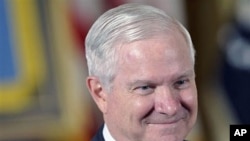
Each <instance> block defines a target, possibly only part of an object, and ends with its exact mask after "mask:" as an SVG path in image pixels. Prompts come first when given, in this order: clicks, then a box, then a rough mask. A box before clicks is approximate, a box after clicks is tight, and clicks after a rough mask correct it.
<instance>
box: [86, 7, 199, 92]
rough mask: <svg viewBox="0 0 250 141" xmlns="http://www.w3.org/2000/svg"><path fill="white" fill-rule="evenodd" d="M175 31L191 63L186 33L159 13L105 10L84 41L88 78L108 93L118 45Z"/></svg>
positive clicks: (147, 9) (150, 9) (149, 9)
mask: <svg viewBox="0 0 250 141" xmlns="http://www.w3.org/2000/svg"><path fill="white" fill-rule="evenodd" d="M176 29H178V30H179V31H180V33H181V34H182V35H183V36H184V37H185V39H186V41H187V43H188V46H189V47H190V52H191V56H192V59H193V62H194V61H195V57H194V56H195V50H194V48H193V43H192V40H191V37H190V35H189V33H188V31H187V30H186V28H185V27H184V26H182V24H180V23H179V22H178V21H177V20H175V19H173V18H172V17H170V16H168V15H166V13H165V12H163V11H162V10H159V9H157V8H154V7H152V6H148V5H141V4H136V3H129V4H124V5H121V6H118V7H116V8H113V9H110V10H108V11H107V12H105V13H104V14H103V15H101V16H100V17H99V18H98V19H97V20H96V22H95V23H94V24H93V25H92V27H91V28H90V30H89V32H88V34H87V37H86V41H85V47H86V58H87V65H88V70H89V75H91V76H96V77H98V78H99V79H100V82H101V83H102V84H103V85H104V86H105V88H106V89H110V88H111V86H112V84H111V83H112V81H113V79H114V77H115V73H116V66H117V60H118V55H119V54H118V53H117V49H118V48H119V46H118V45H120V44H125V43H131V42H134V41H138V40H144V39H150V38H152V37H153V36H157V35H159V34H164V33H169V32H171V31H174V30H176Z"/></svg>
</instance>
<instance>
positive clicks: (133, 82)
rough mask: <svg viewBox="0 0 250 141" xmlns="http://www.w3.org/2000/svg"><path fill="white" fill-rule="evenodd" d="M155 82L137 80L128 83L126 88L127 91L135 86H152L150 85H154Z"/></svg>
mask: <svg viewBox="0 0 250 141" xmlns="http://www.w3.org/2000/svg"><path fill="white" fill-rule="evenodd" d="M156 83H157V82H156V81H151V80H146V79H145V80H142V79H138V80H135V81H132V82H130V83H128V84H127V87H128V88H129V89H131V88H132V87H133V86H136V85H143V84H152V85H155V84H156Z"/></svg>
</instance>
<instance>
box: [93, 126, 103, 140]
mask: <svg viewBox="0 0 250 141" xmlns="http://www.w3.org/2000/svg"><path fill="white" fill-rule="evenodd" d="M103 127H104V125H102V126H101V127H100V128H99V129H98V131H97V133H96V134H95V136H94V137H93V138H92V140H91V141H105V140H104V137H103V134H102V130H103Z"/></svg>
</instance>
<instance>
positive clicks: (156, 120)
mask: <svg viewBox="0 0 250 141" xmlns="http://www.w3.org/2000/svg"><path fill="white" fill-rule="evenodd" d="M187 118H188V114H186V113H185V112H181V113H179V114H177V115H174V116H171V117H170V116H168V115H166V114H159V113H153V114H151V115H148V116H147V117H146V118H145V119H144V123H145V124H146V125H174V124H177V123H179V122H181V121H185V120H187Z"/></svg>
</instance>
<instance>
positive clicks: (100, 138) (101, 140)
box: [91, 125, 186, 141]
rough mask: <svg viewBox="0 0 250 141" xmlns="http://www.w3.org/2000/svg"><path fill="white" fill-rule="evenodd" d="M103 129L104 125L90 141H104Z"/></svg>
mask: <svg viewBox="0 0 250 141" xmlns="http://www.w3.org/2000/svg"><path fill="white" fill-rule="evenodd" d="M103 127H104V125H102V127H101V128H99V129H98V131H97V133H96V134H95V136H94V137H93V138H92V140H91V141H105V140H104V137H103V134H102V130H103ZM184 141H186V140H184Z"/></svg>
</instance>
